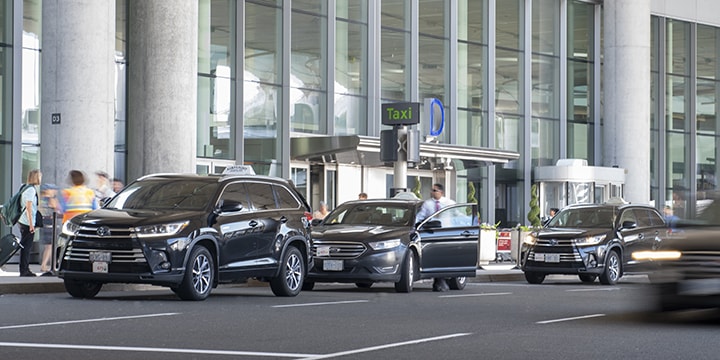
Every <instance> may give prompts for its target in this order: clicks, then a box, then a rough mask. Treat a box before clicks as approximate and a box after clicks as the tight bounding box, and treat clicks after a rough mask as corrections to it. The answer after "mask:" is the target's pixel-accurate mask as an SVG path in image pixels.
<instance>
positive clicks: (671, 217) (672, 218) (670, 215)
mask: <svg viewBox="0 0 720 360" xmlns="http://www.w3.org/2000/svg"><path fill="white" fill-rule="evenodd" d="M663 217H664V218H665V223H666V224H667V226H668V227H670V228H675V225H676V224H677V221H678V220H679V219H680V218H679V217H677V215H675V213H674V212H673V208H672V206H670V205H665V208H664V209H663Z"/></svg>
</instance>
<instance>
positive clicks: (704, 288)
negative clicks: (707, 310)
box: [678, 278, 720, 296]
mask: <svg viewBox="0 0 720 360" xmlns="http://www.w3.org/2000/svg"><path fill="white" fill-rule="evenodd" d="M678 294H680V295H695V296H699V295H717V294H720V279H715V278H711V279H692V280H684V281H681V282H680V283H679V284H678Z"/></svg>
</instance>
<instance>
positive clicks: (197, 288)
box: [173, 245, 215, 301]
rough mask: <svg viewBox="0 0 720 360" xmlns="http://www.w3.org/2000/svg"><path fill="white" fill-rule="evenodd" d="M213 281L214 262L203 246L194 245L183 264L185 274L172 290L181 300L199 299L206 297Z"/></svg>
mask: <svg viewBox="0 0 720 360" xmlns="http://www.w3.org/2000/svg"><path fill="white" fill-rule="evenodd" d="M214 281H215V262H214V261H213V257H212V255H211V254H210V251H208V249H207V248H205V247H204V246H201V245H198V246H195V247H194V248H193V249H192V251H191V252H190V257H189V258H188V263H187V265H186V266H185V275H184V276H183V280H182V282H181V283H180V285H179V286H178V287H177V288H175V289H174V290H173V292H175V294H176V295H177V296H178V297H179V298H180V299H183V300H191V301H201V300H205V299H207V297H208V296H210V292H211V291H212V287H213V283H214Z"/></svg>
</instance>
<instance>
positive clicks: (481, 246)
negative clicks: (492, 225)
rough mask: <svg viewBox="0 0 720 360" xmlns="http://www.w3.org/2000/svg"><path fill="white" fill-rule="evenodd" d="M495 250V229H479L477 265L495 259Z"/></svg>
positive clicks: (485, 263)
mask: <svg viewBox="0 0 720 360" xmlns="http://www.w3.org/2000/svg"><path fill="white" fill-rule="evenodd" d="M496 250H497V230H487V229H481V230H480V237H479V238H478V267H480V266H482V265H487V264H489V263H490V261H493V260H495V257H496V256H497V254H496Z"/></svg>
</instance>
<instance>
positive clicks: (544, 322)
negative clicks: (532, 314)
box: [536, 314, 605, 325]
mask: <svg viewBox="0 0 720 360" xmlns="http://www.w3.org/2000/svg"><path fill="white" fill-rule="evenodd" d="M601 316H605V314H592V315H585V316H576V317H569V318H564V319H554V320H545V321H538V322H536V324H541V325H544V324H552V323H557V322H563V321H573V320H582V319H590V318H596V317H601Z"/></svg>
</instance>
